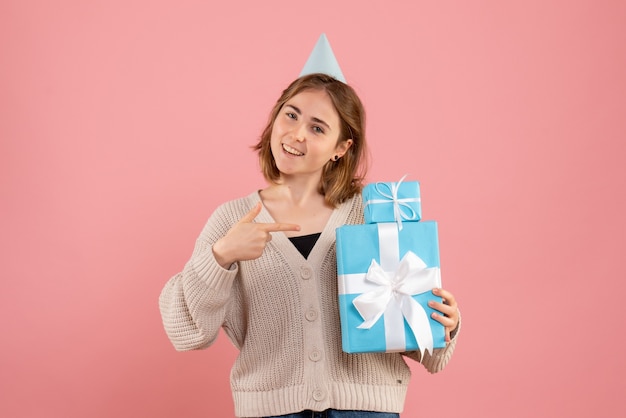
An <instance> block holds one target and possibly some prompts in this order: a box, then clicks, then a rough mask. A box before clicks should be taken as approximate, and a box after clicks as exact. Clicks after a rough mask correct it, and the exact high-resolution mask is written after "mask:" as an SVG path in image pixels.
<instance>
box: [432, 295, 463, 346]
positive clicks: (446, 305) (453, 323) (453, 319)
mask: <svg viewBox="0 0 626 418" xmlns="http://www.w3.org/2000/svg"><path fill="white" fill-rule="evenodd" d="M433 294H434V295H435V296H440V297H441V298H442V299H443V303H439V302H435V301H433V300H431V301H430V302H428V306H430V307H431V308H433V309H436V310H437V311H439V313H437V312H433V314H432V317H433V319H434V320H436V321H438V322H440V323H441V324H442V325H443V326H444V327H446V342H450V333H451V332H452V331H454V330H455V329H456V327H457V326H458V325H459V307H458V305H457V303H456V299H455V298H454V295H453V294H452V293H450V292H448V291H447V290H444V289H438V288H435V289H433Z"/></svg>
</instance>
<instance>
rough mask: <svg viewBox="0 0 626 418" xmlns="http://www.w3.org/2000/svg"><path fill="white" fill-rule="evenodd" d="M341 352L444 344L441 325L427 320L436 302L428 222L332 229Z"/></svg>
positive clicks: (435, 250) (435, 255) (434, 249)
mask: <svg viewBox="0 0 626 418" xmlns="http://www.w3.org/2000/svg"><path fill="white" fill-rule="evenodd" d="M336 237H337V243H336V246H337V269H338V279H339V282H338V288H339V314H340V320H341V336H342V346H343V351H345V352H347V353H366V352H402V351H416V350H419V351H421V352H422V358H423V354H424V351H425V350H428V351H430V350H432V349H433V348H441V347H445V329H444V326H443V325H442V324H441V323H439V322H437V321H435V320H434V319H432V318H431V314H432V313H433V312H434V310H433V309H432V308H430V307H429V306H428V301H429V300H436V301H439V302H441V298H439V297H437V296H435V295H434V294H433V293H432V288H434V287H441V276H440V270H439V242H438V234H437V223H436V222H434V221H425V222H406V223H404V224H403V228H402V230H400V229H399V226H398V224H397V223H395V222H392V223H378V224H366V225H344V226H342V227H340V228H337V230H336Z"/></svg>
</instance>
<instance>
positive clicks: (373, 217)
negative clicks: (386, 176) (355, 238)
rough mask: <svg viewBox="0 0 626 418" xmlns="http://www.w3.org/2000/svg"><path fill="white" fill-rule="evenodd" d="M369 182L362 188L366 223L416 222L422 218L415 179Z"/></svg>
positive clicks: (418, 189) (418, 187) (418, 188)
mask: <svg viewBox="0 0 626 418" xmlns="http://www.w3.org/2000/svg"><path fill="white" fill-rule="evenodd" d="M402 180H404V177H402V179H400V181H398V182H378V183H369V184H367V185H366V186H365V187H364V188H363V192H362V195H363V204H364V216H365V223H366V224H373V223H378V222H399V224H402V222H404V221H412V222H417V221H419V220H420V219H421V218H422V205H421V202H420V185H419V183H418V182H417V181H405V182H403V181H402Z"/></svg>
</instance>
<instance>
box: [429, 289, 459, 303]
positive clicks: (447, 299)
mask: <svg viewBox="0 0 626 418" xmlns="http://www.w3.org/2000/svg"><path fill="white" fill-rule="evenodd" d="M433 294H434V295H435V296H439V297H440V298H441V299H443V303H445V304H446V305H449V306H452V307H456V299H455V298H454V295H453V294H452V293H450V292H448V291H447V290H445V289H441V288H434V289H433Z"/></svg>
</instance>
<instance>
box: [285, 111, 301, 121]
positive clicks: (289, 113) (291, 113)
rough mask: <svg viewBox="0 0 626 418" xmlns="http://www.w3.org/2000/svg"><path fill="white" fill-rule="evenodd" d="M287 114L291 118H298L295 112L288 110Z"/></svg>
mask: <svg viewBox="0 0 626 418" xmlns="http://www.w3.org/2000/svg"><path fill="white" fill-rule="evenodd" d="M286 115H287V117H288V118H289V119H293V120H298V115H296V114H295V113H293V112H287V113H286Z"/></svg>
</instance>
